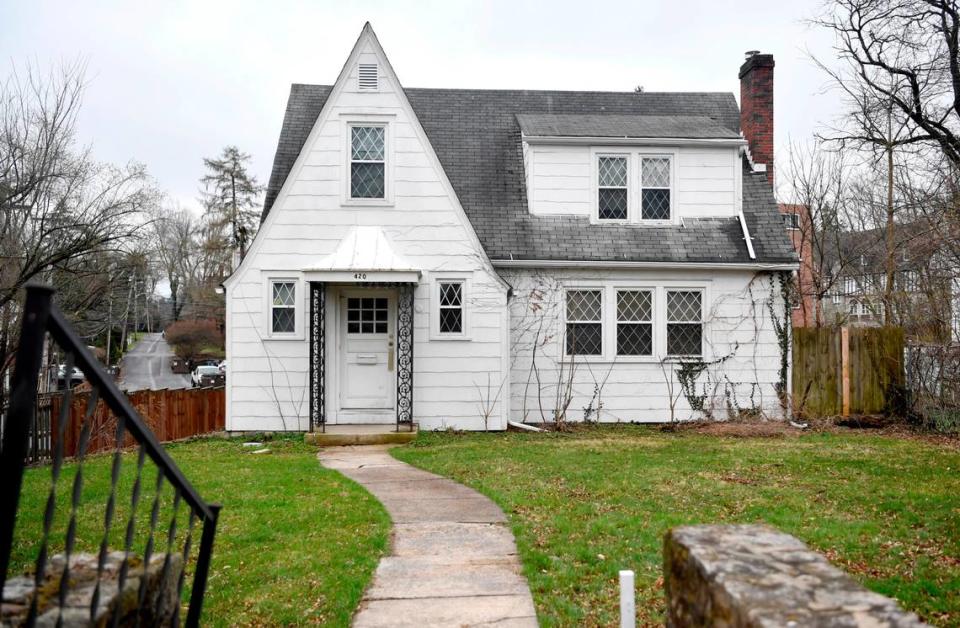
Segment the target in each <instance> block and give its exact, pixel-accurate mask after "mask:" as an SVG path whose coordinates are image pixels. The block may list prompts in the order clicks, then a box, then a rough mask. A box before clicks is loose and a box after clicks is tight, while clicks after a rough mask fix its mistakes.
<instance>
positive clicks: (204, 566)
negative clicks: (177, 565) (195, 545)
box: [184, 504, 221, 628]
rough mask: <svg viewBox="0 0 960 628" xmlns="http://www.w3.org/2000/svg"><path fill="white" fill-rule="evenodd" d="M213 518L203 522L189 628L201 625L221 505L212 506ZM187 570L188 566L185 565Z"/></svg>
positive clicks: (194, 577)
mask: <svg viewBox="0 0 960 628" xmlns="http://www.w3.org/2000/svg"><path fill="white" fill-rule="evenodd" d="M209 508H210V513H211V516H210V517H209V518H208V519H204V520H203V534H201V536H200V550H199V554H198V555H197V570H196V571H195V572H194V574H193V589H192V590H191V591H190V610H189V611H187V623H186V625H187V628H194V626H199V625H200V612H201V611H202V610H203V594H204V591H205V590H206V588H207V574H208V572H209V571H210V558H211V557H212V556H213V536H214V534H215V533H216V531H217V519H218V518H219V516H220V508H221V505H220V504H210V505H209ZM184 568H186V565H184Z"/></svg>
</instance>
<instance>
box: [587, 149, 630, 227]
mask: <svg viewBox="0 0 960 628" xmlns="http://www.w3.org/2000/svg"><path fill="white" fill-rule="evenodd" d="M604 158H606V159H623V160H624V161H625V162H626V165H627V179H626V181H625V182H624V185H623V186H622V187H620V186H612V185H600V160H601V159H604ZM631 161H633V159H632V156H631V154H630V153H622V152H621V153H597V154H596V155H595V156H594V159H593V164H594V168H593V169H594V179H593V185H594V188H595V193H594V199H593V204H594V217H595V218H596V221H597V222H598V223H599V224H602V225H611V224H622V223H627V222H630V218H631V214H632V212H631V208H630V205H631V203H632V201H633V196H634V195H633V194H632V193H631V192H630V188H631V187H632V185H631V183H632V182H633V168H632V167H631V163H630V162H631ZM601 190H624V191H625V192H626V193H627V207H626V212H627V215H626V216H625V217H624V218H601V217H600V191H601Z"/></svg>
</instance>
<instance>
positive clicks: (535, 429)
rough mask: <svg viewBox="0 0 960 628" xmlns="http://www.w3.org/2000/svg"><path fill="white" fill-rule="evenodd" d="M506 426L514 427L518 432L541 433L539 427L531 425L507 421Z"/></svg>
mask: <svg viewBox="0 0 960 628" xmlns="http://www.w3.org/2000/svg"><path fill="white" fill-rule="evenodd" d="M507 425H509V426H510V427H515V428H517V429H518V430H526V431H527V432H542V431H543V430H541V429H540V428H539V427H534V426H532V425H527V424H526V423H517V422H516V421H507Z"/></svg>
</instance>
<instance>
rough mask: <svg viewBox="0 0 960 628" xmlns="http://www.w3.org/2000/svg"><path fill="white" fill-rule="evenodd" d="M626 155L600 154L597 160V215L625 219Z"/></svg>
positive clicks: (626, 202)
mask: <svg viewBox="0 0 960 628" xmlns="http://www.w3.org/2000/svg"><path fill="white" fill-rule="evenodd" d="M627 159H628V158H627V156H625V155H618V156H601V157H600V158H599V159H598V160H597V217H598V218H599V219H600V220H626V219H627V207H628V201H629V194H628V193H627V182H628V181H629V167H628V165H627Z"/></svg>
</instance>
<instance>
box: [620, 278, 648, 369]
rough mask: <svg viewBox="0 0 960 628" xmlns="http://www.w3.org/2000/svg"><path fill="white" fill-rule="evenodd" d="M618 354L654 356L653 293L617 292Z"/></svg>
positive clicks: (637, 291)
mask: <svg viewBox="0 0 960 628" xmlns="http://www.w3.org/2000/svg"><path fill="white" fill-rule="evenodd" d="M617 354H618V355H653V292H651V291H650V290H618V291H617Z"/></svg>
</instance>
